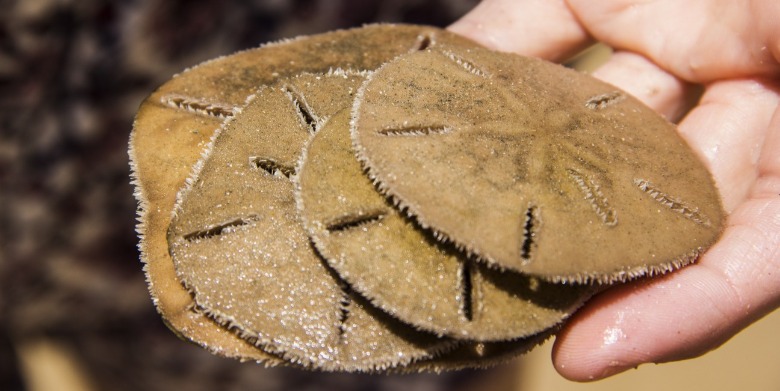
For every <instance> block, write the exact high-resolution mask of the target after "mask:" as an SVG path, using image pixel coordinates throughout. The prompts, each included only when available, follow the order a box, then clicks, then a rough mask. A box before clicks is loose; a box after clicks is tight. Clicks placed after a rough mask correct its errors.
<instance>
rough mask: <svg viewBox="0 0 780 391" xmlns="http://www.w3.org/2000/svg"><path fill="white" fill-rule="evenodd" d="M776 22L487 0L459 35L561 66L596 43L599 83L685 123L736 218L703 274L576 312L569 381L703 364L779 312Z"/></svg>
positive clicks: (567, 334) (760, 8)
mask: <svg viewBox="0 0 780 391" xmlns="http://www.w3.org/2000/svg"><path fill="white" fill-rule="evenodd" d="M778 17H780V2H777V1H775V0H766V1H760V0H755V1H749V0H741V1H718V0H691V1H686V2H680V1H676V0H656V1H647V0H641V1H640V0H613V1H601V2H592V1H587V0H568V1H538V0H536V1H534V0H484V1H483V2H482V3H480V4H479V5H478V6H477V7H476V8H475V9H474V10H473V11H471V12H470V13H469V14H467V15H466V16H465V17H463V18H462V19H461V20H459V21H458V22H456V23H455V24H453V25H452V26H451V27H450V29H451V30H453V31H455V32H457V33H460V34H463V35H465V36H468V37H470V38H472V39H475V40H477V41H478V42H481V43H482V44H484V45H486V46H489V47H493V48H495V49H498V50H503V51H511V52H516V53H520V54H524V55H531V56H537V57H542V58H546V59H549V60H552V61H555V60H559V61H560V60H563V59H566V58H567V57H568V56H570V55H571V54H573V53H576V52H578V51H580V50H581V49H583V48H585V47H587V46H588V45H590V44H591V43H593V41H594V40H597V41H601V42H604V43H606V44H607V45H609V46H611V47H613V48H614V49H615V54H614V55H613V56H612V57H611V59H610V60H609V61H608V62H607V63H606V64H605V65H603V66H602V67H601V68H600V69H598V70H597V71H596V72H595V73H594V76H596V77H599V78H601V79H603V80H605V81H607V82H610V83H612V84H614V85H616V86H618V87H620V88H622V89H624V90H626V91H628V92H630V93H632V94H634V95H635V96H636V97H637V98H639V99H641V100H642V101H644V102H645V103H646V104H648V105H649V106H650V107H652V108H654V109H655V110H657V111H658V112H660V113H661V114H663V115H665V116H667V118H669V119H671V120H678V119H679V118H680V117H682V119H681V120H680V121H679V131H680V133H681V134H682V136H683V137H684V138H685V139H686V140H687V141H688V142H689V144H690V145H691V147H692V148H693V149H694V150H695V151H696V152H697V153H699V155H700V156H701V158H702V159H703V160H704V161H705V164H707V165H708V166H709V168H710V170H711V171H712V174H713V176H714V178H715V181H716V183H717V184H718V187H719V189H720V192H721V195H722V197H723V204H724V207H725V208H726V211H727V212H728V213H729V214H730V216H729V220H728V224H727V228H726V230H725V232H724V233H723V236H722V238H721V239H720V241H719V242H718V243H717V244H716V245H715V246H714V247H712V248H711V249H710V250H709V251H708V252H707V253H705V254H704V255H703V256H702V257H701V259H700V260H699V262H698V263H697V264H695V265H692V266H690V267H687V268H684V269H682V270H680V271H679V272H676V273H672V274H669V275H666V276H663V277H661V278H655V279H648V280H641V281H636V282H633V283H630V284H626V285H623V286H619V287H616V288H613V289H610V290H608V291H606V292H604V293H602V294H600V295H599V296H597V297H596V298H594V299H593V300H591V301H590V302H589V303H588V305H587V306H586V307H585V308H583V309H582V310H581V311H580V312H578V314H577V315H576V316H575V317H574V318H573V319H572V320H571V321H570V322H569V323H568V324H567V326H566V327H565V328H564V330H563V331H562V332H561V333H560V335H559V336H558V339H557V340H556V342H555V348H554V351H553V360H554V363H555V366H556V368H557V370H558V371H559V372H560V373H561V374H562V375H564V376H565V377H567V378H570V379H573V380H593V379H599V378H603V377H607V376H610V375H613V374H616V373H619V372H621V371H624V370H626V369H628V368H631V367H635V366H637V365H639V364H642V363H647V362H665V361H672V360H680V359H685V358H690V357H695V356H698V355H700V354H703V353H704V352H707V351H709V350H711V349H713V348H715V347H717V346H719V345H720V344H722V343H723V342H725V341H726V340H728V339H729V338H730V337H731V336H733V335H734V334H736V333H737V332H738V331H739V330H741V329H742V328H744V327H746V326H747V325H749V324H750V323H752V322H754V321H756V320H757V319H759V318H761V317H762V316H764V315H766V314H767V313H769V312H771V311H772V310H774V309H776V308H777V307H778V306H780V110H778V102H780V25H779V24H777V23H776V22H775V21H776V20H777V18H778ZM699 86H701V87H703V91H704V92H703V95H702V97H701V99H700V100H699V101H698V102H696V104H695V106H693V107H691V106H690V97H691V96H692V95H695V94H693V93H692V92H695V91H697V90H698V89H699V88H701V87H699Z"/></svg>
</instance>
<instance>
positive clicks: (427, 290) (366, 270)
mask: <svg viewBox="0 0 780 391" xmlns="http://www.w3.org/2000/svg"><path fill="white" fill-rule="evenodd" d="M349 118H350V117H349V111H348V110H344V111H342V112H340V113H338V114H336V115H335V116H333V117H332V118H331V119H330V120H329V121H328V122H327V123H326V124H325V125H324V126H323V128H322V129H320V131H319V132H317V134H316V135H315V136H314V138H313V139H312V141H311V142H310V144H309V146H308V147H307V148H306V153H305V155H304V156H303V158H302V160H301V164H300V166H299V172H298V175H297V177H296V178H297V182H298V187H297V192H296V197H297V200H298V208H299V211H300V213H301V216H302V219H303V221H304V225H305V226H306V228H307V229H308V231H309V233H310V235H311V236H312V238H313V240H314V243H315V245H316V247H317V249H318V250H319V252H320V254H322V255H323V257H325V258H326V259H327V260H328V262H329V263H330V265H331V266H332V267H333V268H334V269H335V270H336V271H337V272H338V273H339V275H340V276H341V277H342V278H343V279H345V280H346V281H347V282H349V283H350V284H351V286H352V287H353V288H354V289H355V290H357V291H358V292H360V293H362V294H363V295H365V296H366V297H368V298H369V299H370V300H371V301H372V302H373V303H374V304H376V305H377V306H379V307H380V308H382V309H384V310H386V311H388V312H389V313H391V314H393V315H395V316H396V317H398V318H399V319H401V320H403V321H404V322H406V323H409V324H412V325H414V326H416V327H419V328H421V329H424V330H428V331H432V332H434V333H437V334H441V335H446V336H450V337H453V338H459V339H467V340H476V341H499V340H512V339H517V338H522V337H527V336H530V335H533V334H536V333H539V332H542V331H544V330H546V329H548V328H550V327H553V326H554V325H556V324H557V323H559V322H561V321H562V320H563V319H565V318H566V317H567V316H568V315H569V314H571V313H572V312H573V311H574V310H575V309H576V308H577V307H579V305H580V304H582V302H583V301H584V300H585V299H586V298H587V297H588V295H589V293H590V289H589V288H588V287H579V286H572V285H563V284H555V283H549V282H543V281H540V280H539V279H537V278H533V277H529V276H526V275H522V274H519V273H510V272H500V271H497V270H490V269H489V268H488V267H487V265H484V264H478V263H476V262H475V261H473V260H470V259H469V258H468V257H467V256H466V254H465V253H462V252H460V251H458V250H457V249H455V248H454V247H453V246H448V245H446V244H443V243H440V242H438V241H437V240H436V239H435V238H434V237H433V236H432V235H431V234H430V233H428V232H426V231H424V230H422V229H420V228H419V227H418V226H417V225H416V224H415V223H414V222H413V221H411V220H410V219H408V218H405V217H404V216H403V214H402V213H401V212H399V211H398V210H396V209H394V208H393V206H392V205H391V204H389V201H388V200H387V199H386V198H385V197H384V196H382V195H381V194H379V193H378V192H377V191H376V189H375V188H374V186H373V185H372V183H371V181H370V180H369V178H368V177H367V176H365V175H364V173H363V171H362V169H361V166H360V163H359V162H358V161H357V159H356V158H355V154H354V151H353V149H352V145H351V141H350V135H349Z"/></svg>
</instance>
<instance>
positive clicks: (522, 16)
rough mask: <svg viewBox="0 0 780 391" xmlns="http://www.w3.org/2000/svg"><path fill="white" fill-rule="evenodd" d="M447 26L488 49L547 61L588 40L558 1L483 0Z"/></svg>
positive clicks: (560, 58)
mask: <svg viewBox="0 0 780 391" xmlns="http://www.w3.org/2000/svg"><path fill="white" fill-rule="evenodd" d="M449 29H450V30H451V31H453V32H455V33H458V34H461V35H464V36H466V37H469V38H471V39H473V40H475V41H477V42H479V43H481V44H482V45H485V46H487V47H489V48H492V49H496V50H500V51H505V52H514V53H519V54H523V55H526V56H534V57H541V58H545V59H547V60H551V61H563V60H564V59H566V58H568V57H570V56H572V55H574V54H575V53H577V52H579V51H581V50H583V49H584V48H585V47H587V46H588V45H589V44H590V43H591V41H590V38H589V36H588V34H587V32H585V30H583V29H582V27H581V26H580V24H579V22H578V21H577V20H576V19H575V18H574V16H573V15H572V14H571V12H570V11H569V10H568V7H567V6H566V4H565V2H564V1H562V0H555V1H549V0H483V1H482V2H481V3H479V5H477V6H476V7H475V8H474V9H473V10H471V11H470V12H469V13H468V14H466V15H465V16H464V17H463V18H461V19H460V20H458V21H457V22H455V23H454V24H452V25H451V26H450V27H449Z"/></svg>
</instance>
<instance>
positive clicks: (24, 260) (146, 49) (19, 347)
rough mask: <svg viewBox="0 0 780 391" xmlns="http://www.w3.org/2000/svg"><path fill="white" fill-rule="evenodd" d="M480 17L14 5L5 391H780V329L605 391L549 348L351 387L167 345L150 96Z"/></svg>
mask: <svg viewBox="0 0 780 391" xmlns="http://www.w3.org/2000/svg"><path fill="white" fill-rule="evenodd" d="M476 3H478V0H393V1H389V0H388V1H379V0H376V1H371V0H328V1H325V0H254V1H238V0H228V1H216V0H165V1H163V0H125V1H120V0H115V1H108V0H17V1H14V0H0V10H1V11H0V86H1V87H0V390H3V391H5V390H8V391H16V390H31V391H33V390H34V391H37V390H73V391H75V390H84V391H91V390H170V389H187V390H189V391H197V390H217V389H218V390H280V389H296V390H321V389H322V390H325V389H334V388H339V389H340V390H341V391H348V390H408V391H414V390H420V391H427V390H471V389H474V390H476V389H481V388H486V387H490V388H491V389H494V390H548V389H561V390H568V389H572V390H575V389H600V390H609V389H625V388H628V387H630V388H631V389H632V390H644V389H648V390H649V389H650V388H649V387H652V388H654V389H655V388H658V387H664V388H665V389H667V390H677V389H680V390H683V389H690V388H693V387H696V388H702V389H703V388H704V387H707V388H708V389H709V390H731V389H737V388H736V387H738V386H739V388H740V389H749V390H780V371H778V370H777V369H780V368H778V364H777V363H780V354H779V353H778V352H780V341H778V340H779V339H780V338H778V337H777V330H780V316H777V313H775V314H772V315H771V316H770V317H768V318H767V319H765V320H764V321H762V322H759V323H758V324H757V325H754V326H753V327H751V328H750V329H748V330H747V331H746V332H744V333H743V334H741V335H740V336H738V337H737V338H735V340H734V341H731V342H729V343H728V344H727V345H726V346H725V347H724V348H722V349H719V350H718V351H716V352H714V353H711V354H709V355H707V356H705V357H704V358H701V359H698V360H693V361H690V362H685V363H679V364H671V365H664V366H658V367H649V368H648V369H645V368H644V367H643V368H640V370H637V371H633V372H631V373H629V374H628V375H621V376H618V377H616V378H615V379H611V380H609V381H607V382H598V383H595V384H590V385H578V384H573V383H568V382H566V381H565V380H562V379H561V378H560V377H558V376H557V375H556V374H555V373H554V371H553V369H552V366H551V364H550V362H549V345H547V346H545V347H543V348H541V349H537V350H536V351H534V352H533V353H532V354H530V355H529V356H528V357H526V358H523V359H521V360H516V361H515V362H512V363H510V364H508V365H505V366H502V367H499V368H495V369H492V370H488V371H463V372H458V373H450V374H445V375H432V374H421V375H405V376H367V375H338V374H317V373H308V372H301V371H297V370H293V369H285V368H272V369H264V368H261V367H259V366H257V365H255V364H252V363H248V364H241V363H238V362H236V361H233V360H229V359H223V358H219V357H216V356H212V355H211V354H209V353H207V352H206V351H205V350H203V349H200V348H198V347H195V346H192V345H190V344H188V343H185V342H183V341H181V340H179V339H177V338H176V337H175V336H174V334H173V333H171V332H170V331H169V330H168V329H166V328H165V326H164V325H163V323H162V321H161V319H160V317H159V316H158V315H157V313H156V312H155V310H154V308H153V306H152V303H151V299H150V298H149V295H148V293H147V289H146V284H145V282H144V276H143V273H142V270H141V263H140V261H139V257H138V251H137V249H136V243H137V238H136V233H135V229H134V227H135V223H136V220H135V219H136V217H135V216H136V201H135V199H134V198H133V196H132V188H131V186H130V184H129V166H128V156H127V152H126V150H127V142H128V136H129V134H130V130H131V127H132V119H133V115H134V113H135V111H136V109H137V108H138V105H139V104H140V103H141V101H142V100H143V99H144V98H145V97H146V95H148V94H149V93H150V92H151V91H152V90H154V89H155V88H156V87H157V86H159V85H160V84H162V83H163V82H165V81H166V80H168V79H169V78H171V77H172V76H173V75H174V74H175V73H176V72H179V71H181V70H183V69H184V68H186V67H189V66H192V65H195V64H197V63H199V62H201V61H204V60H207V59H210V58H213V57H217V56H220V55H226V54H230V53H233V52H235V51H237V50H240V49H245V48H251V47H256V46H258V45H259V44H261V43H264V42H268V41H273V40H278V39H281V38H285V37H292V36H296V35H302V34H312V33H318V32H323V31H327V30H333V29H338V28H348V27H353V26H359V25H361V24H364V23H371V22H379V21H382V22H406V23H421V24H431V25H436V26H446V25H447V24H449V23H451V22H452V21H454V20H456V19H457V18H458V17H459V16H461V15H462V14H464V13H466V12H467V11H468V10H469V9H471V8H473V7H474V6H475V5H476ZM608 53H609V52H608V50H603V49H602V50H597V51H595V52H594V54H591V55H590V56H589V57H588V61H591V60H592V59H593V58H596V59H598V58H603V56H607V55H608ZM596 62H598V61H597V60H596ZM583 64H586V65H583V66H585V67H586V68H587V67H588V66H590V65H587V64H590V63H583ZM659 371H660V372H659ZM691 379H693V380H691ZM727 379H731V380H733V381H732V382H729V381H731V380H727ZM691 381H692V383H691ZM750 382H753V383H750ZM732 385H733V388H732ZM745 385H747V386H745ZM722 386H726V387H729V388H719V387H722ZM742 386H745V387H742ZM586 387H590V388H586ZM641 387H648V388H641ZM679 387H681V388H679Z"/></svg>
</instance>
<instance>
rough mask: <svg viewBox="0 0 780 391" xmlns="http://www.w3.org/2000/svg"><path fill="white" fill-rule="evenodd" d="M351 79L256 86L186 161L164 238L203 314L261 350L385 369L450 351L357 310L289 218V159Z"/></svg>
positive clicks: (355, 81)
mask: <svg viewBox="0 0 780 391" xmlns="http://www.w3.org/2000/svg"><path fill="white" fill-rule="evenodd" d="M302 79H303V80H302ZM306 79H308V82H307V81H304V80H306ZM317 81H319V82H320V83H317ZM360 81H361V80H360V77H357V78H355V77H350V76H347V75H341V74H330V75H322V76H302V77H298V78H295V79H294V81H291V82H287V81H282V82H281V83H280V84H279V85H274V86H269V87H263V88H261V89H260V90H259V91H258V92H257V94H256V95H255V96H254V98H253V99H251V100H250V101H249V102H248V103H247V105H246V106H245V107H244V108H243V109H242V110H241V111H240V112H239V113H237V114H236V116H235V117H234V118H233V119H232V120H230V121H228V122H226V123H225V125H224V126H223V128H222V129H221V131H220V132H219V133H218V135H217V136H216V137H215V139H214V142H213V146H211V147H210V148H209V149H208V152H207V154H206V157H205V158H204V160H202V161H201V162H200V163H199V164H198V168H199V169H198V170H197V171H196V173H195V175H194V176H193V178H192V179H191V180H190V181H189V186H187V187H186V188H185V189H184V191H183V192H182V194H181V198H180V202H179V203H177V205H176V215H175V216H174V217H173V219H172V221H171V226H170V230H169V237H168V242H169V244H170V249H171V256H172V258H173V261H174V265H175V267H176V271H177V274H178V276H179V278H180V279H181V281H182V282H183V283H184V285H185V286H186V287H187V288H188V289H189V290H190V291H191V292H192V294H193V296H194V300H195V302H196V303H197V305H198V306H199V307H201V308H203V310H204V311H205V312H206V313H208V314H209V315H210V316H212V317H213V318H215V319H216V320H217V321H219V322H220V323H221V324H224V325H225V326H227V327H230V328H233V329H236V330H237V331H238V332H239V333H240V334H241V335H242V336H243V337H245V338H248V339H251V340H252V341H253V342H254V343H256V344H257V345H258V346H260V347H262V348H263V349H264V350H266V351H268V352H271V353H274V354H278V355H280V356H282V357H284V358H285V359H286V360H289V361H292V362H295V363H299V364H301V365H303V366H306V367H314V368H321V369H324V370H345V371H361V370H362V371H371V370H376V369H385V368H391V367H393V366H395V365H405V364H408V363H409V362H411V361H413V360H418V359H425V358H429V357H432V356H434V355H436V354H438V353H439V352H441V351H444V350H446V349H448V348H450V347H451V346H452V345H453V342H452V341H448V340H444V339H440V338H436V337H435V336H433V335H432V334H424V333H420V332H417V331H415V330H414V329H413V328H411V327H410V326H407V325H404V324H401V323H400V322H398V321H395V320H394V319H391V318H390V317H389V316H387V315H385V314H383V313H381V312H380V311H379V310H376V309H372V308H371V306H370V305H366V304H364V303H362V302H361V301H360V300H359V298H356V297H355V295H353V294H352V293H351V292H349V291H348V290H346V289H345V288H344V286H343V283H341V281H339V280H338V279H337V278H335V276H334V275H333V274H332V273H331V272H330V270H329V269H328V268H327V267H326V266H325V265H324V262H323V261H322V260H321V259H320V258H319V256H318V255H317V254H316V252H315V251H314V249H313V248H312V247H311V246H310V241H309V237H308V236H307V235H306V233H305V232H304V230H303V228H302V226H301V225H300V223H299V220H298V215H297V211H296V208H295V201H294V197H293V183H292V181H291V180H290V176H292V175H293V170H294V163H295V162H296V161H297V160H298V156H299V155H300V152H301V150H302V148H303V146H304V144H305V143H306V141H307V140H308V139H309V138H310V136H311V134H312V133H313V132H315V131H316V130H317V129H316V128H317V125H316V124H317V123H318V122H319V121H318V118H325V117H327V116H329V115H330V112H331V110H334V109H335V108H339V107H341V108H343V107H347V106H348V105H349V102H350V94H349V91H355V90H356V89H357V86H358V85H359V83H360ZM318 88H319V89H323V88H328V89H329V91H328V96H329V97H330V98H329V99H328V100H322V102H320V103H321V104H319V105H317V104H314V103H315V102H316V99H308V98H307V96H309V95H310V94H308V90H313V89H318ZM291 91H294V93H293V92H291ZM304 102H305V103H304ZM304 106H305V107H306V109H304V108H303V107H304ZM302 111H305V112H306V114H302V113H301V112H302Z"/></svg>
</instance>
